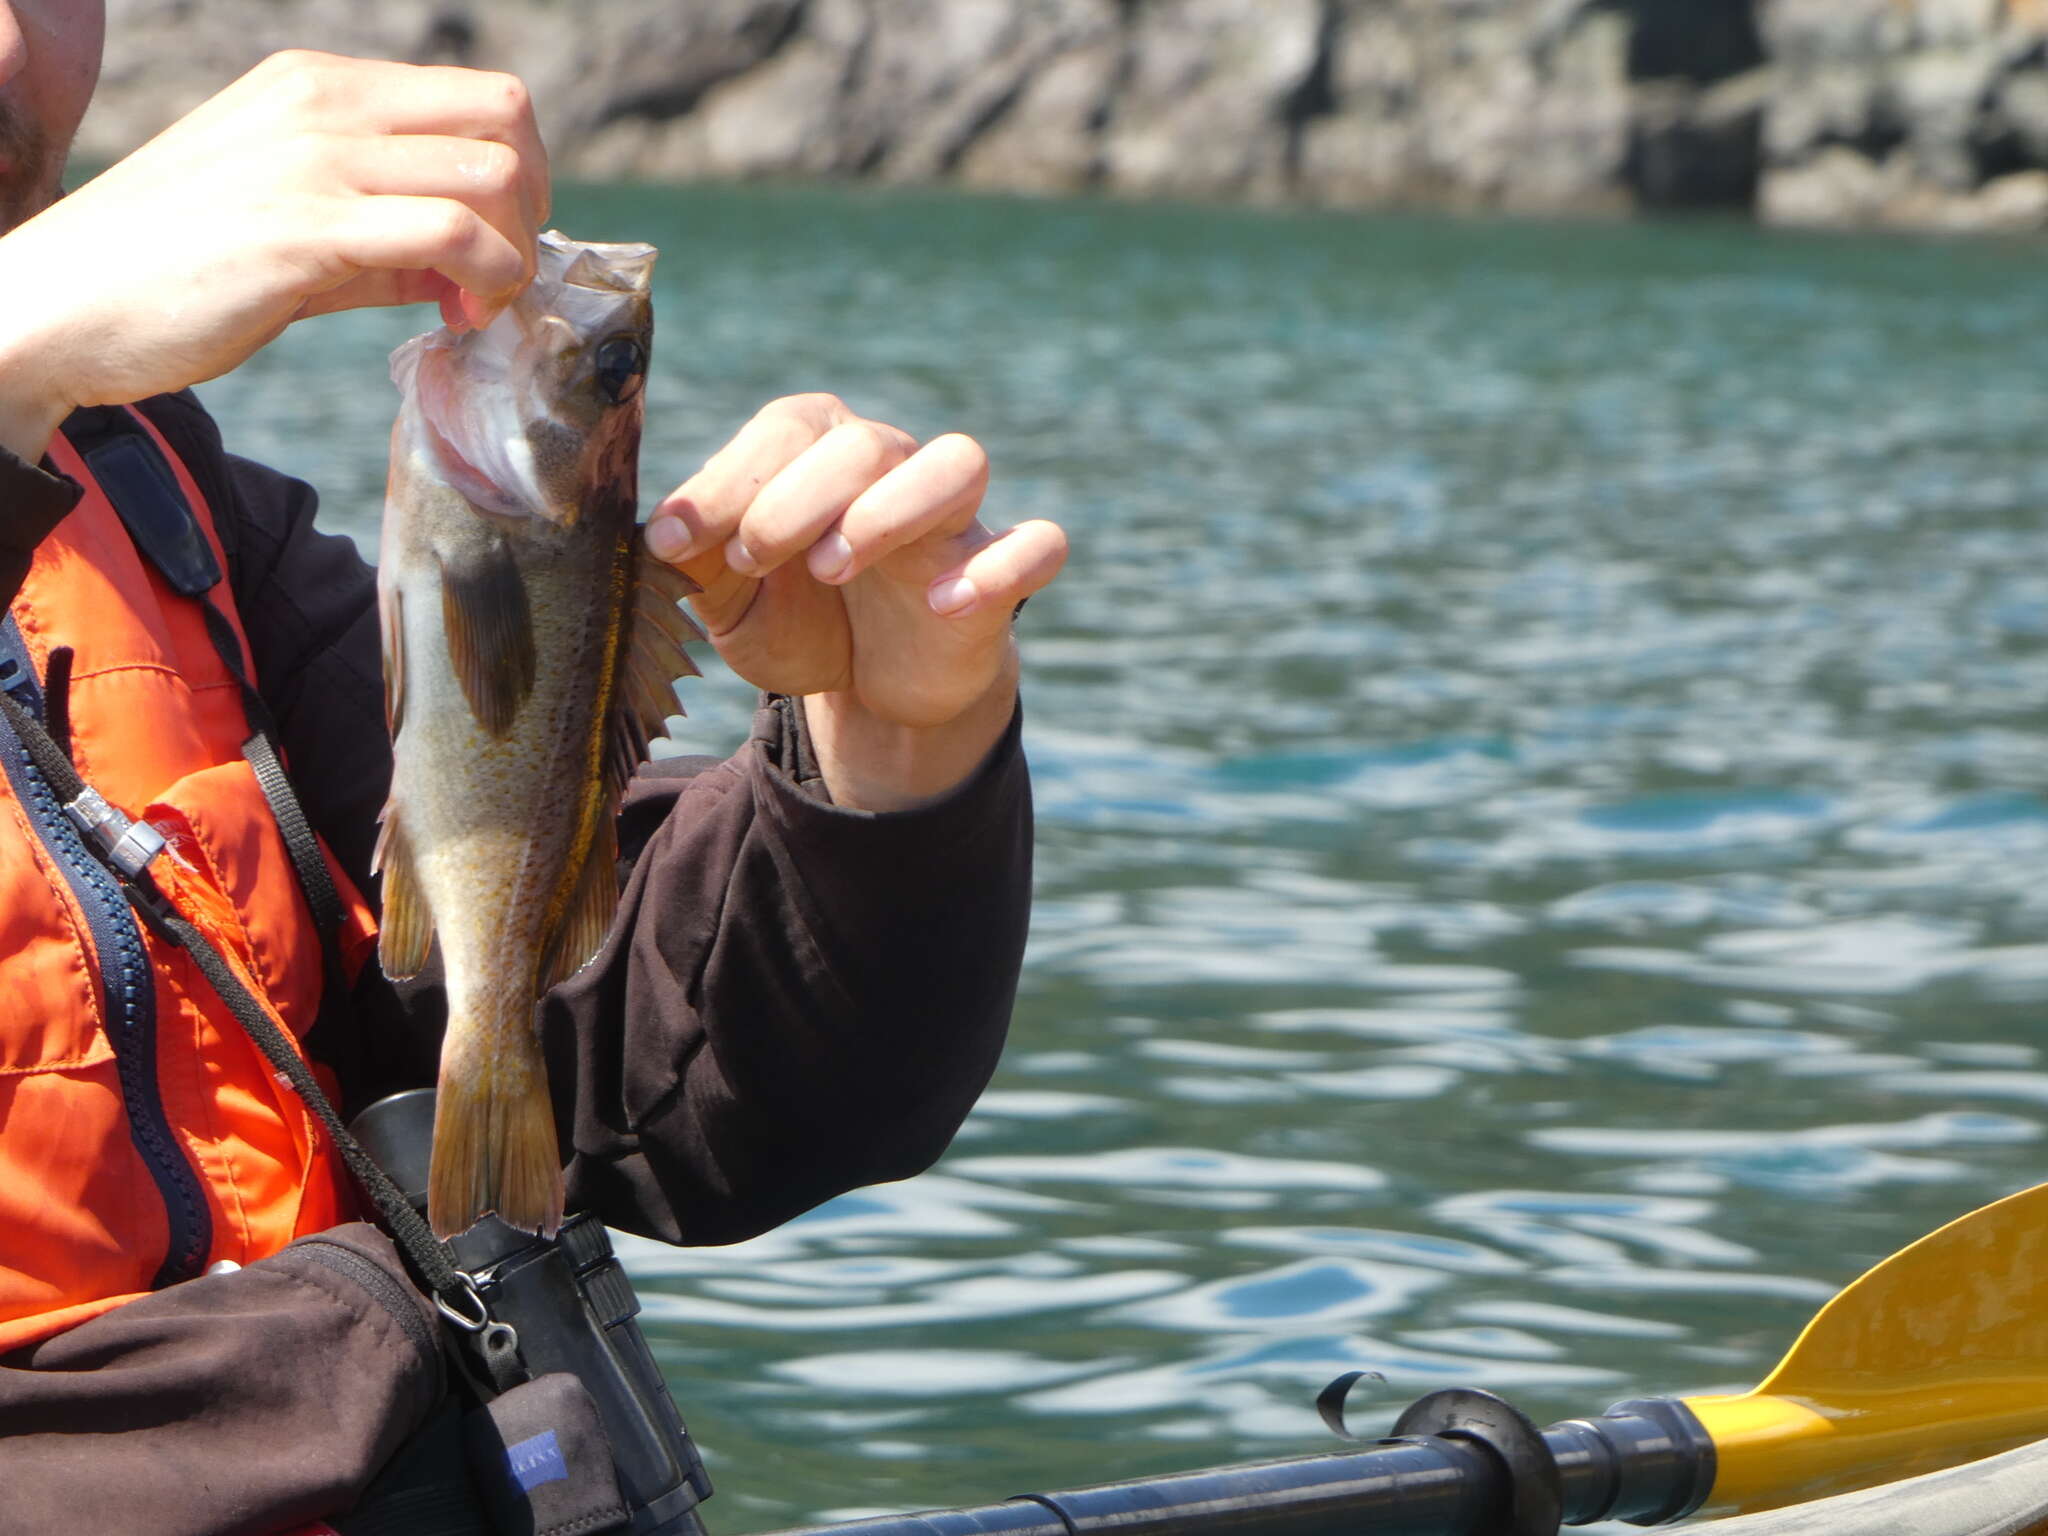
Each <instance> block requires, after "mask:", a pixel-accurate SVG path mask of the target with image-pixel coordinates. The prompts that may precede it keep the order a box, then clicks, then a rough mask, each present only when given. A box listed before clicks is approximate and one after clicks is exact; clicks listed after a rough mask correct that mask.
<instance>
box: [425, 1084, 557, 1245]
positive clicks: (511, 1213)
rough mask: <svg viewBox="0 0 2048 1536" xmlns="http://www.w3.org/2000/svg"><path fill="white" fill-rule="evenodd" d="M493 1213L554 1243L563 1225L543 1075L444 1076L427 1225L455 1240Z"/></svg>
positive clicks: (551, 1106) (550, 1104)
mask: <svg viewBox="0 0 2048 1536" xmlns="http://www.w3.org/2000/svg"><path fill="white" fill-rule="evenodd" d="M492 1211H495V1212H496V1213H497V1215H498V1219H499V1220H500V1221H503V1222H505V1223H506V1224H507V1225H508V1226H514V1227H518V1228H520V1229H521V1230H523V1231H527V1232H538V1233H540V1234H541V1235H542V1236H544V1237H553V1236H554V1235H555V1230H556V1228H558V1227H560V1226H561V1224H562V1158H561V1150H560V1147H559V1145H558V1143H557V1142H556V1140H555V1107H554V1103H553V1100H552V1099H551V1098H550V1097H549V1095H548V1085H547V1074H546V1073H545V1072H543V1071H539V1070H533V1071H521V1070H519V1069H518V1068H516V1067H515V1068H513V1069H512V1070H509V1071H507V1070H498V1071H488V1070H487V1071H482V1072H476V1073H462V1074H451V1073H449V1072H448V1071H447V1070H446V1069H445V1068H444V1069H443V1071H442V1073H441V1088H440V1097H439V1099H438V1101H437V1103H436V1105H435V1109H434V1163H433V1169H432V1171H431V1172H430V1173H429V1175H428V1178H427V1221H428V1222H429V1224H430V1225H432V1227H433V1229H434V1235H435V1236H436V1237H453V1236H455V1234H456V1233H458V1232H461V1231H464V1230H466V1229H467V1228H469V1227H471V1226H473V1225H475V1223H476V1221H477V1219H478V1218H479V1217H481V1216H483V1215H485V1214H487V1213H489V1212H492Z"/></svg>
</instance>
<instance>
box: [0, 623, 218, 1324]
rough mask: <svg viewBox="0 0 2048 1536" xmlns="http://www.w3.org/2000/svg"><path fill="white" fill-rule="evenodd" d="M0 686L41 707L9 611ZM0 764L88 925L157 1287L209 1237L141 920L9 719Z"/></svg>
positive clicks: (198, 1258) (188, 1264)
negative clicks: (154, 1204) (170, 1103)
mask: <svg viewBox="0 0 2048 1536" xmlns="http://www.w3.org/2000/svg"><path fill="white" fill-rule="evenodd" d="M0 687H5V688H6V689H7V691H8V692H9V693H11V694H13V695H14V697H15V699H16V700H18V701H19V702H20V703H21V704H22V706H23V707H24V708H26V709H28V710H30V711H31V712H33V713H35V714H37V715H41V714H42V711H43V700H42V690H41V688H39V687H38V686H37V683H36V673H35V667H34V664H33V663H32V662H31V660H30V659H29V654H28V647H27V646H26V645H25V644H24V643H23V642H22V638H21V631H20V629H19V628H18V627H17V626H16V624H15V622H14V618H13V616H12V615H11V614H10V615H9V616H8V618H7V622H6V623H5V625H4V626H0ZM0 771H4V772H5V773H6V775H7V782H8V785H9V787H10V788H11V789H12V790H13V791H14V797H15V799H16V800H18V801H19V802H20V803H21V808H22V810H23V812H24V813H25V814H26V815H27V817H28V821H29V825H30V826H31V827H33V828H34V829H35V834H36V837H37V839H38V841H40V842H41V844H42V846H43V849H44V851H45V852H47V853H48V854H49V855H50V859H51V861H52V862H53V863H54V864H55V865H56V866H57V868H58V869H59V870H60V871H61V872H62V873H63V876H64V880H65V883H66V884H67V885H69V886H70V888H71V893H72V895H73V896H74V897H75V898H76V899H77V902H78V905H79V907H80V908H81V909H82V910H83V911H84V913H85V919H86V925H87V928H88V930H89V931H90V932H91V934H92V950H93V961H94V964H95V966H96V967H97V974H98V980H99V988H100V997H101V1000H102V1014H103V1016H104V1018H105V1021H106V1029H107V1035H108V1039H109V1040H110V1041H111V1042H112V1044H113V1048H114V1062H115V1067H116V1070H117V1072H118V1075H119V1078H120V1083H121V1096H122V1099H123V1100H124V1101H125V1103H126V1105H127V1110H128V1129H129V1135H130V1137H131V1138H132V1140H133V1141H134V1143H135V1150H136V1152H137V1154H138V1155H139V1156H140V1157H141V1159H142V1163H143V1166H144V1167H146V1168H147V1169H148V1170H149V1173H150V1177H151V1178H152V1179H154V1180H155V1181H156V1187H157V1192H158V1193H159V1194H160V1195H161V1196H162V1197H163V1203H164V1215H165V1220H166V1226H167V1229H168V1239H169V1240H168V1242H167V1243H166V1245H165V1249H164V1260H163V1264H162V1266H161V1267H160V1268H159V1269H158V1270H157V1273H156V1278H155V1280H154V1282H153V1284H154V1285H155V1286H156V1287H158V1288H161V1287H163V1286H166V1285H170V1284H173V1283H175V1282H176V1281H179V1280H189V1279H191V1278H192V1277H193V1276H194V1275H197V1274H198V1273H199V1272H200V1271H201V1270H202V1269H204V1268H205V1266H206V1256H207V1254H208V1252H209V1251H210V1250H211V1249H212V1247H213V1219H212V1217H211V1216H210V1215H209V1214H208V1211H207V1207H206V1198H205V1194H204V1192H203V1190H202V1189H201V1186H200V1183H199V1175H198V1172H197V1171H196V1170H195V1169H194V1168H193V1166H192V1164H191V1162H190V1161H189V1160H188V1159H187V1158H186V1156H185V1154H184V1151H183V1150H182V1149H181V1148H180V1147H179V1145H178V1142H177V1138H176V1137H175V1136H174V1135H173V1134H172V1132H171V1125H170V1120H169V1117H168V1116H167V1115H166V1114H165V1113H164V1104H163V1093H162V1090H161V1088H160V1086H159V1084H158V1082H157V1061H156V977H155V973H154V970H153V968H152V966H151V964H150V958H149V951H148V949H147V948H146V947H145V946H144V944H143V939H142V929H141V925H140V924H139V923H138V922H137V920H136V917H135V914H134V912H133V911H132V910H131V909H130V908H129V906H128V903H127V901H126V899H125V898H123V896H122V895H121V891H120V888H119V887H118V886H117V885H115V883H114V880H113V877H112V876H111V875H109V874H108V873H107V871H106V868H105V867H104V866H103V865H102V864H101V863H100V862H99V860H98V859H96V858H94V857H93V856H92V854H91V853H90V852H88V851H87V849H86V846H85V842H84V840H83V838H82V837H81V836H80V834H79V831H78V828H77V827H76V826H74V825H73V824H72V821H71V818H70V817H68V816H66V815H65V814H64V808H63V806H61V805H60V804H59V803H58V801H57V797H56V795H55V793H54V792H53V791H52V790H51V788H50V786H49V785H48V784H47V783H46V782H45V781H44V779H43V776H42V775H41V774H40V773H38V772H37V771H36V768H35V765H34V763H32V762H31V761H30V760H29V756H28V753H27V750H26V749H25V748H24V747H23V745H22V743H21V741H20V739H19V738H18V737H17V736H16V735H15V733H14V732H13V731H12V730H11V729H0Z"/></svg>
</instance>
